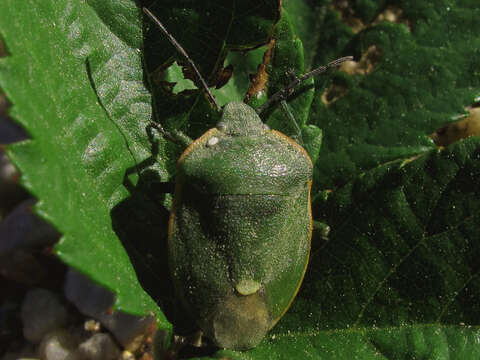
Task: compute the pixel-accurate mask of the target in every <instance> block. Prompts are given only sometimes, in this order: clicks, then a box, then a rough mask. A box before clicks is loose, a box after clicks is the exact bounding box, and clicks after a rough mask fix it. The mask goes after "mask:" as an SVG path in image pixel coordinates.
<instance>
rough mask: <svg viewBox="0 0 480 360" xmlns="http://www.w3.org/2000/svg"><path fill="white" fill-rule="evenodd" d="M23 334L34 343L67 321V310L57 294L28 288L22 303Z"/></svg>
mask: <svg viewBox="0 0 480 360" xmlns="http://www.w3.org/2000/svg"><path fill="white" fill-rule="evenodd" d="M21 317H22V321H23V336H24V337H25V339H27V340H28V341H30V342H32V343H34V344H36V343H39V342H40V341H41V340H42V338H43V337H44V336H45V335H46V334H47V333H49V332H52V331H54V330H57V329H60V328H62V327H63V326H64V325H65V324H66V323H67V310H66V309H65V307H64V306H63V305H62V304H61V303H60V301H59V300H58V298H57V296H56V295H55V294H54V293H52V292H50V291H48V290H45V289H33V290H30V291H29V292H28V293H27V295H25V299H24V301H23V304H22V310H21Z"/></svg>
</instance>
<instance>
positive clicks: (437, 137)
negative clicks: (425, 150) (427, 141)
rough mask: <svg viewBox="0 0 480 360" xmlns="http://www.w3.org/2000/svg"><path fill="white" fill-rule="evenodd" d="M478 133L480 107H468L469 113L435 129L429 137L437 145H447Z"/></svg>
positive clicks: (479, 133)
mask: <svg viewBox="0 0 480 360" xmlns="http://www.w3.org/2000/svg"><path fill="white" fill-rule="evenodd" d="M479 135H480V107H473V108H471V109H469V115H468V116H467V117H466V118H462V119H460V120H457V121H455V122H452V123H449V124H447V125H445V126H442V127H441V128H439V129H437V130H436V131H435V132H434V133H433V134H431V135H430V138H431V139H432V140H433V142H434V143H435V145H437V146H448V145H450V144H452V143H454V142H456V141H458V140H461V139H465V138H467V137H470V136H479Z"/></svg>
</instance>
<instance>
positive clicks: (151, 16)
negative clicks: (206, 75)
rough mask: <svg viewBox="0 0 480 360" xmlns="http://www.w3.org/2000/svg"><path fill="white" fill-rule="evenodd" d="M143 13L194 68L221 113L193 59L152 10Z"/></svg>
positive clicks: (145, 10)
mask: <svg viewBox="0 0 480 360" xmlns="http://www.w3.org/2000/svg"><path fill="white" fill-rule="evenodd" d="M143 12H144V13H145V14H147V16H148V17H149V18H150V19H152V21H153V22H154V23H155V24H157V25H158V27H159V28H160V29H161V30H162V32H163V33H164V34H165V36H166V37H167V39H168V40H169V41H170V43H171V44H172V45H173V46H175V48H176V49H177V50H178V52H179V53H180V54H182V55H183V57H184V58H185V59H186V60H187V61H188V63H189V64H190V66H191V67H192V69H193V70H194V71H195V73H196V74H197V77H198V79H199V80H200V82H201V83H202V85H203V87H204V88H205V91H206V92H207V95H208V97H209V98H210V100H211V102H212V103H213V104H214V105H215V108H216V109H217V111H221V109H220V106H218V104H217V102H216V101H215V98H214V97H213V94H212V93H211V92H210V89H209V88H208V86H207V83H206V82H205V80H204V79H203V77H202V75H201V74H200V71H198V69H197V67H196V66H195V63H194V62H193V61H192V59H190V57H189V56H188V54H187V52H186V51H185V50H184V49H183V47H182V46H181V45H180V44H179V43H178V42H177V40H175V38H174V37H173V36H172V35H171V34H170V33H169V32H168V31H167V29H166V28H165V26H163V24H162V23H161V22H160V20H158V18H157V17H156V16H155V15H153V14H152V12H151V11H150V10H148V9H147V8H145V7H144V8H143Z"/></svg>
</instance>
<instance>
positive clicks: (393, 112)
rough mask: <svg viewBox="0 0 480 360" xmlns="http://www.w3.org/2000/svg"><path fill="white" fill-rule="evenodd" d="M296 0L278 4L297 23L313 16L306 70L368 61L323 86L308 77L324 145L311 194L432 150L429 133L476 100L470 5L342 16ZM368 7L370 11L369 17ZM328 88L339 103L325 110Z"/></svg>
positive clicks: (361, 7) (478, 81) (475, 40)
mask: <svg viewBox="0 0 480 360" xmlns="http://www.w3.org/2000/svg"><path fill="white" fill-rule="evenodd" d="M296 3H297V2H293V1H287V2H286V4H287V5H286V6H287V8H289V9H290V8H294V9H296V10H297V11H296V12H295V16H294V17H293V21H294V24H295V25H296V24H297V23H301V22H302V21H303V19H311V18H312V14H311V13H312V12H314V13H315V15H316V17H315V18H316V19H319V20H316V21H317V23H316V27H310V28H309V29H308V30H310V31H308V30H303V34H302V35H304V36H302V41H304V42H305V43H309V44H310V45H309V46H310V47H309V48H307V51H306V52H312V51H314V52H315V57H314V59H313V64H312V66H311V67H312V68H314V67H316V66H319V65H324V64H326V63H328V62H329V61H331V60H333V59H335V58H338V57H340V56H345V55H354V56H355V58H356V60H357V61H358V60H359V59H360V58H361V56H366V60H367V61H366V62H367V63H368V64H372V69H371V70H369V71H368V72H367V74H362V73H358V72H357V73H354V74H347V73H345V72H343V71H339V72H337V73H336V74H335V75H334V77H333V79H332V82H331V83H329V82H327V83H325V80H324V79H323V80H322V78H319V79H317V80H316V83H315V84H316V90H317V93H316V94H317V95H316V96H315V100H314V102H313V104H312V111H311V112H310V122H312V123H313V124H315V125H317V126H318V127H320V128H321V129H322V130H323V131H324V139H323V146H322V151H321V155H320V158H319V161H318V166H317V170H316V171H317V172H316V177H315V192H316V191H318V190H323V189H334V188H336V187H338V186H341V185H343V184H345V183H347V182H348V181H350V180H352V179H354V178H355V177H356V176H357V175H359V174H360V173H362V172H363V171H365V170H368V169H372V168H375V167H376V166H378V165H381V164H384V163H386V162H389V161H393V160H395V159H401V158H405V157H408V156H414V155H417V154H420V153H422V152H424V151H428V150H431V149H434V148H435V146H434V144H433V142H432V141H431V139H430V138H429V134H431V133H433V132H434V131H435V130H436V129H437V128H439V127H441V126H442V125H444V124H445V123H447V122H451V121H453V120H454V119H456V118H457V117H458V115H461V114H464V113H465V107H467V106H470V105H472V104H473V103H474V101H475V98H476V97H477V96H478V95H479V94H480V91H479V88H480V86H479V85H480V73H479V72H478V70H477V69H478V68H479V59H480V56H479V49H480V37H478V35H477V34H478V33H479V31H480V25H479V23H478V22H477V21H476V20H475V19H476V17H477V16H478V15H479V13H478V11H479V10H478V6H477V5H478V4H477V2H476V1H474V0H470V1H446V0H438V1H435V3H434V5H433V4H430V3H429V4H428V5H426V3H424V2H418V1H408V0H403V1H395V2H394V1H389V2H385V1H382V2H372V1H361V2H358V1H357V2H356V5H355V6H352V7H348V9H340V10H342V11H338V10H337V9H335V8H325V7H320V6H319V5H318V4H317V5H309V3H310V2H307V1H301V2H300V3H301V4H302V6H300V5H299V6H297V5H296ZM384 3H386V4H385V6H384V5H383V4H384ZM375 4H376V5H375ZM302 9H303V10H302ZM300 10H302V13H299V11H300ZM372 10H375V13H374V14H375V15H368V16H367V14H370V13H371V11H372ZM387 13H388V14H394V15H392V17H393V18H394V19H395V22H391V21H386V20H382V19H384V18H385V15H384V14H387ZM382 16H383V17H382ZM387 18H390V17H387ZM322 20H323V21H322ZM318 22H320V24H321V25H319V24H318ZM352 23H353V24H355V26H350V24H352ZM320 26H321V28H319V27H320ZM304 27H305V25H304V24H303V25H302V26H301V27H300V29H303V28H304ZM312 43H314V44H313V45H312ZM331 85H333V86H335V87H336V88H335V89H337V91H338V92H339V93H340V97H339V99H338V100H336V101H334V102H333V103H330V104H329V105H325V104H324V102H323V101H322V97H321V94H322V92H324V91H325V88H329V91H330V94H331V95H333V94H334V92H335V91H332V88H331V87H330V86H331Z"/></svg>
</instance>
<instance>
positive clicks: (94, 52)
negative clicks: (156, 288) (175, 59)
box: [0, 0, 172, 331]
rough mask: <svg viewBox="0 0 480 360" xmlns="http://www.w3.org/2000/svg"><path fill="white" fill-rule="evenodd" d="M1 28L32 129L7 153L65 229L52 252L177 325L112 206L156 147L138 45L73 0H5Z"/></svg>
mask: <svg viewBox="0 0 480 360" xmlns="http://www.w3.org/2000/svg"><path fill="white" fill-rule="evenodd" d="M136 13H137V16H138V11H137V12H136ZM138 29H139V28H138ZM0 34H1V36H2V38H3V40H4V41H5V44H6V47H7V51H8V55H9V56H7V57H6V58H3V59H1V63H0V83H1V86H2V88H3V89H4V90H5V92H6V94H7V96H8V98H9V100H10V101H11V102H12V103H13V108H12V110H11V112H10V115H11V116H12V117H13V118H14V119H16V120H17V121H18V122H20V123H21V124H22V125H23V126H24V127H25V128H26V129H27V130H28V132H29V134H30V136H31V140H28V141H26V142H23V143H19V144H16V145H13V146H11V147H9V156H10V157H11V159H12V160H13V161H14V163H15V164H16V165H17V166H18V167H19V169H20V170H21V172H22V174H23V176H22V182H23V184H24V185H25V186H26V187H27V188H28V189H29V191H31V192H32V194H33V195H35V196H36V197H37V198H38V199H39V202H38V204H37V206H36V211H37V213H38V214H40V215H41V216H42V217H43V218H45V219H46V220H47V221H49V222H51V223H52V224H53V225H54V226H55V227H57V228H58V229H59V230H60V231H61V232H62V234H63V237H62V238H61V240H60V242H59V243H58V245H57V246H56V250H55V251H56V253H57V254H58V255H59V257H60V258H61V259H62V260H63V261H65V262H66V263H67V264H68V265H70V266H72V267H74V268H76V269H78V270H79V271H81V272H82V273H84V274H86V275H87V276H88V277H90V278H91V279H93V280H95V281H96V282H98V283H99V284H101V285H102V286H104V287H106V288H107V289H109V290H111V291H113V292H114V293H115V294H116V295H117V296H116V302H115V305H114V308H115V309H118V310H121V311H125V312H128V313H131V314H136V315H140V316H146V315H148V314H150V313H154V314H155V315H156V316H157V319H158V326H159V328H161V329H165V330H167V331H171V328H172V326H171V324H170V323H169V322H168V321H167V320H166V318H165V316H164V315H163V313H162V312H161V311H160V309H159V308H158V307H157V305H156V304H155V302H154V301H153V300H152V299H151V297H150V296H149V295H147V294H146V293H145V291H144V290H143V289H142V287H141V286H140V284H139V282H138V280H137V276H136V274H135V271H134V269H133V267H132V264H131V262H130V259H129V257H128V255H127V253H126V252H125V249H124V248H123V247H122V244H121V243H120V241H119V239H118V237H117V235H116V233H115V232H114V230H113V228H112V217H111V211H112V209H113V208H114V207H115V206H117V205H118V204H119V203H120V202H121V201H123V200H124V199H125V198H126V197H127V196H128V192H127V189H126V188H125V187H124V186H123V184H122V183H123V179H124V176H125V171H126V169H128V168H131V167H132V166H134V165H135V162H136V161H141V160H143V159H144V158H147V157H148V156H149V151H150V144H149V143H148V140H147V139H146V137H145V130H144V129H145V126H146V124H147V122H148V121H149V118H150V116H151V115H150V114H151V110H150V105H149V104H150V101H151V100H150V95H149V93H148V92H147V91H146V89H145V87H144V85H143V82H142V77H143V74H142V70H141V59H140V56H139V53H138V51H137V49H135V48H133V47H130V46H128V45H126V44H125V43H124V42H122V41H120V39H118V38H117V37H115V36H113V35H112V33H111V32H110V31H109V29H108V27H107V26H105V24H104V23H102V21H101V20H100V19H99V18H98V16H97V15H96V14H95V12H94V11H93V10H92V9H91V8H90V7H89V6H88V5H86V4H85V3H79V2H75V1H67V0H64V1H55V2H53V1H42V2H37V1H21V2H19V1H4V2H2V4H1V5H0ZM139 35H140V34H137V36H139ZM89 77H90V79H89ZM91 79H95V81H96V83H95V89H94V88H93V87H92V84H91V81H90V80H91ZM95 90H96V91H97V92H98V94H99V96H100V97H101V98H102V103H103V105H104V106H105V108H106V109H107V112H108V113H109V114H110V117H109V116H107V113H106V111H104V109H103V108H102V106H101V105H100V104H99V102H98V99H97V95H96V93H95ZM112 118H115V119H116V120H117V121H116V122H113V121H112Z"/></svg>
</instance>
